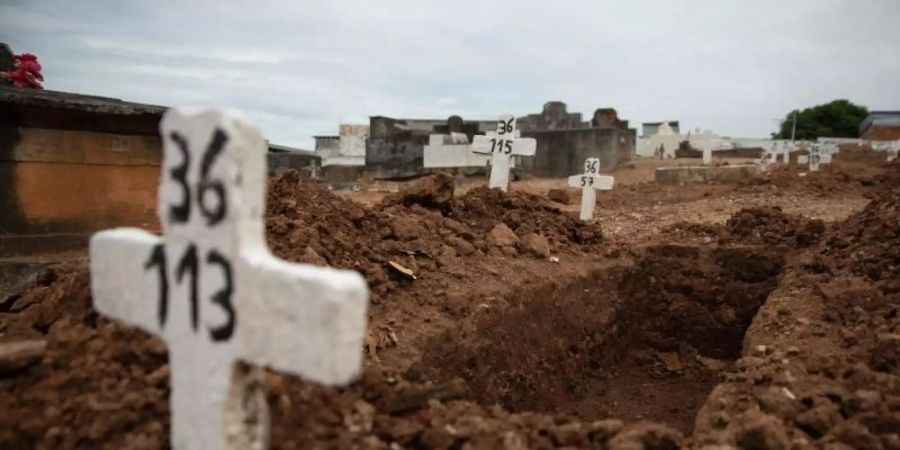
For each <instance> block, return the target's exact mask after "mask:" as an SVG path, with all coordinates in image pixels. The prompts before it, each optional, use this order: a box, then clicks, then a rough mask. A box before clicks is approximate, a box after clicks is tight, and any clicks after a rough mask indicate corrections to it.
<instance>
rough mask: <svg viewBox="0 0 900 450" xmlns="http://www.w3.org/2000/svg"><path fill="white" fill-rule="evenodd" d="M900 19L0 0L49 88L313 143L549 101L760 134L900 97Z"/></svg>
mask: <svg viewBox="0 0 900 450" xmlns="http://www.w3.org/2000/svg"><path fill="white" fill-rule="evenodd" d="M898 17H900V2H896V1H895V0H872V1H867V2H846V1H840V0H798V1H792V2H783V1H775V0H764V1H756V2H753V3H746V2H736V1H715V2H714V1H700V0H666V1H651V0H643V1H631V2H618V1H580V2H576V1H568V0H556V1H553V2H521V1H517V2H512V1H503V2H482V1H476V0H459V1H456V2H439V3H438V2H419V1H387V0H386V1H384V2H379V3H377V4H375V3H371V2H363V1H360V2H349V1H325V0H323V1H310V2H289V3H287V4H285V2H278V1H274V0H256V1H254V2H253V3H250V4H248V3H243V2H221V1H212V0H202V1H195V2H174V1H157V2H145V1H137V0H134V1H109V2H107V1H97V0H83V1H79V2H71V1H66V0H27V1H26V0H22V1H13V2H7V3H6V4H3V5H0V40H2V41H5V42H9V43H10V44H11V45H12V46H13V48H14V49H16V50H17V51H28V52H32V53H36V54H37V55H38V56H39V57H40V58H41V62H42V64H43V65H44V67H45V70H44V72H45V76H46V79H47V82H46V86H47V87H48V88H49V89H59V90H70V91H76V92H83V93H88V94H95V95H106V96H112V97H118V98H123V99H126V100H131V101H137V102H147V103H157V104H163V105H172V106H177V105H185V106H213V107H230V108H234V109H238V110H241V111H243V112H244V113H246V114H247V115H248V116H249V117H251V119H252V120H254V121H256V122H257V123H258V124H259V125H260V126H261V127H262V129H263V131H264V133H265V135H266V136H267V137H268V138H269V139H270V140H271V141H273V142H277V143H281V144H286V145H294V146H300V147H304V148H310V147H311V146H312V139H311V137H312V136H313V135H320V134H333V133H335V132H336V131H337V126H338V123H339V122H341V121H344V122H365V121H366V118H367V117H368V116H371V115H390V116H397V117H433V118H444V117H447V116H449V115H451V114H459V115H462V116H463V117H467V118H491V117H494V116H496V115H497V114H499V113H501V112H505V111H512V112H515V113H518V114H526V113H532V112H537V111H539V110H540V109H541V106H542V104H543V103H544V102H545V101H548V100H563V101H565V102H567V103H568V104H569V109H570V110H571V111H580V112H583V113H584V114H585V116H589V115H590V114H592V113H593V110H594V109H596V108H599V107H607V106H612V107H615V108H616V109H617V110H618V111H619V113H620V115H621V116H622V117H624V118H627V119H631V121H632V124H634V125H637V124H639V123H640V122H641V121H656V120H661V119H677V120H680V121H681V123H682V126H683V127H685V128H693V127H701V128H708V129H713V130H716V131H718V132H720V133H723V134H726V135H732V136H748V137H753V136H766V135H767V134H768V132H770V131H772V130H773V129H774V128H775V124H774V122H773V120H772V119H773V118H776V117H781V116H782V115H783V114H784V113H785V112H786V111H788V110H790V109H792V108H796V107H803V106H809V105H812V104H815V103H820V102H824V101H828V100H831V99H833V98H839V97H840V98H849V99H851V100H853V101H855V102H858V103H862V104H865V105H868V106H871V107H873V108H895V109H896V108H897V107H900V85H898V84H897V83H896V80H897V79H898V76H900V52H898V51H897V50H896V39H895V36H894V32H893V30H894V29H895V28H896V27H895V22H896V19H897V18H898Z"/></svg>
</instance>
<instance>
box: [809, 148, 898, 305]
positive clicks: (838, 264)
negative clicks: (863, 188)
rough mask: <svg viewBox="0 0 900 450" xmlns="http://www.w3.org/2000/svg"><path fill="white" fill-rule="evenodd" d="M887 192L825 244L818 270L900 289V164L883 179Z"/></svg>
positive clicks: (845, 223)
mask: <svg viewBox="0 0 900 450" xmlns="http://www.w3.org/2000/svg"><path fill="white" fill-rule="evenodd" d="M881 183H882V185H883V186H884V189H883V190H882V191H881V192H879V193H878V194H876V195H875V196H874V198H873V200H872V201H871V202H870V203H869V204H868V205H867V206H866V207H865V209H863V210H862V211H860V212H859V213H857V214H854V215H852V216H851V217H849V218H848V219H847V220H846V221H845V222H844V223H842V224H841V225H840V226H839V227H837V228H836V229H835V230H834V231H833V232H832V233H831V234H830V235H829V236H828V239H827V240H826V241H825V242H824V244H823V246H822V248H821V251H820V252H819V254H818V257H817V260H816V263H815V264H814V265H813V266H814V267H818V270H820V271H821V270H827V271H828V272H830V273H832V274H839V273H847V274H854V275H861V276H865V277H867V278H869V279H870V280H873V281H881V282H883V283H887V284H891V285H894V286H895V288H896V289H900V164H895V165H893V166H891V171H890V172H888V174H887V176H885V177H884V178H882V180H881Z"/></svg>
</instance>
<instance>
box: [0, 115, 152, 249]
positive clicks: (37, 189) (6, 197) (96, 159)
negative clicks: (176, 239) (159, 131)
mask: <svg viewBox="0 0 900 450" xmlns="http://www.w3.org/2000/svg"><path fill="white" fill-rule="evenodd" d="M0 129H2V132H0V254H5V255H14V254H30V253H40V252H51V251H57V250H66V249H69V248H78V247H81V246H82V245H84V244H85V243H86V242H87V236H88V235H89V234H90V233H92V232H94V231H96V230H99V229H102V228H107V227H111V226H137V227H142V228H147V229H151V230H156V229H159V225H158V223H157V219H156V214H155V211H156V196H157V194H156V192H157V186H158V184H159V163H160V156H161V143H160V140H159V138H157V137H153V136H135V135H126V134H115V133H98V132H90V131H74V130H52V129H42V128H37V129H35V128H24V127H10V126H2V127H0Z"/></svg>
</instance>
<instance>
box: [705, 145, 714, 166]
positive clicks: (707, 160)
mask: <svg viewBox="0 0 900 450" xmlns="http://www.w3.org/2000/svg"><path fill="white" fill-rule="evenodd" d="M703 165H704V166H711V165H712V149H711V148H709V147H704V148H703Z"/></svg>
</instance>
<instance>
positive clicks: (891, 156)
mask: <svg viewBox="0 0 900 450" xmlns="http://www.w3.org/2000/svg"><path fill="white" fill-rule="evenodd" d="M898 153H900V139H897V140H896V141H893V142H891V145H890V147H889V148H888V149H887V158H886V159H887V162H894V160H895V159H897V154H898Z"/></svg>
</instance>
